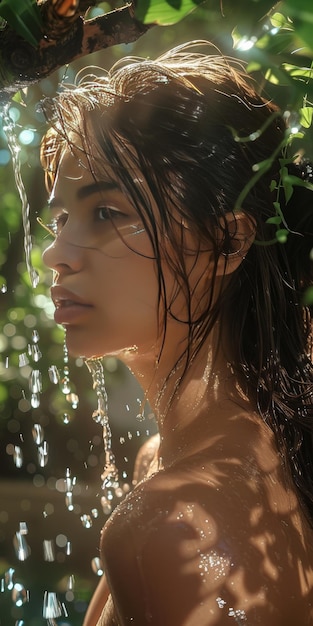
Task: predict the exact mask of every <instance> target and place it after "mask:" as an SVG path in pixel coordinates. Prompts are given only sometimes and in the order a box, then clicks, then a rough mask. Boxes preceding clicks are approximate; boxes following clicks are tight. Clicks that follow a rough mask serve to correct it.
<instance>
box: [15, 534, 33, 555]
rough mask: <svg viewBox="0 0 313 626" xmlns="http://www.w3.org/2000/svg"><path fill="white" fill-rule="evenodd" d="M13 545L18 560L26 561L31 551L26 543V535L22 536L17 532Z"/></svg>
mask: <svg viewBox="0 0 313 626" xmlns="http://www.w3.org/2000/svg"><path fill="white" fill-rule="evenodd" d="M13 545H14V550H15V554H16V556H17V558H18V560H19V561H26V559H27V558H28V557H29V555H30V552H31V551H30V547H29V545H28V543H27V541H26V538H25V535H22V534H21V533H20V532H16V533H15V536H14V539H13Z"/></svg>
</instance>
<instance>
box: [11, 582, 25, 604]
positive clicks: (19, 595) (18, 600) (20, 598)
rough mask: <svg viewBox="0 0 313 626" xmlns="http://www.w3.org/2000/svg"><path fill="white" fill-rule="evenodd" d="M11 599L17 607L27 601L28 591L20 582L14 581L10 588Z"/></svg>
mask: <svg viewBox="0 0 313 626" xmlns="http://www.w3.org/2000/svg"><path fill="white" fill-rule="evenodd" d="M12 600H13V602H14V604H15V606H17V607H20V606H23V604H25V602H28V592H27V591H26V590H25V587H24V586H23V585H21V583H15V585H14V587H13V589H12Z"/></svg>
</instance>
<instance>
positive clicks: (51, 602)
mask: <svg viewBox="0 0 313 626" xmlns="http://www.w3.org/2000/svg"><path fill="white" fill-rule="evenodd" d="M42 615H43V617H45V618H46V619H50V618H54V617H61V615H62V607H61V603H60V602H59V600H58V598H57V595H56V593H55V592H54V591H45V593H44V598H43V607H42Z"/></svg>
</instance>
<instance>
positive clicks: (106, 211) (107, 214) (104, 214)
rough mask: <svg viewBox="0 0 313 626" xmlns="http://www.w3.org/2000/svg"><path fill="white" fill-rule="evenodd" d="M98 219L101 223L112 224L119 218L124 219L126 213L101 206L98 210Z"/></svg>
mask: <svg viewBox="0 0 313 626" xmlns="http://www.w3.org/2000/svg"><path fill="white" fill-rule="evenodd" d="M96 214H97V218H98V219H99V220H100V222H105V221H107V220H109V221H110V222H112V221H113V220H114V219H116V218H117V217H123V216H124V213H121V212H120V211H118V210H117V209H115V208H113V207H110V206H100V207H97V209H96Z"/></svg>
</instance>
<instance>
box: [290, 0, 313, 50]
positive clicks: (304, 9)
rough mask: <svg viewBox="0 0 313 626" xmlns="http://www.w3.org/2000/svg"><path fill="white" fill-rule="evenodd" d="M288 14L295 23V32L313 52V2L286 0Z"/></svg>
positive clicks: (308, 0) (307, 0)
mask: <svg viewBox="0 0 313 626" xmlns="http://www.w3.org/2000/svg"><path fill="white" fill-rule="evenodd" d="M284 8H285V10H286V13H288V15H290V17H291V18H292V20H293V22H294V26H295V31H296V33H297V35H298V36H299V37H300V38H301V39H302V41H303V42H304V43H305V44H306V45H307V46H308V48H309V49H310V50H313V45H312V28H313V3H312V1H311V0H286V2H285V6H284Z"/></svg>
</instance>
